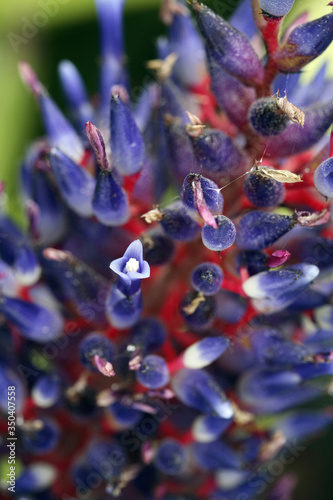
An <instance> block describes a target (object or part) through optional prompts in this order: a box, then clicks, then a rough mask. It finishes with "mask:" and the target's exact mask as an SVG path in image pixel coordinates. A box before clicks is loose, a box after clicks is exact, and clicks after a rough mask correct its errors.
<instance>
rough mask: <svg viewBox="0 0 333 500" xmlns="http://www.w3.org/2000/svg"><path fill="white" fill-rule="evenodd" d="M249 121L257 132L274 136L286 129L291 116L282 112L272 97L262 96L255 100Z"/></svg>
mask: <svg viewBox="0 0 333 500" xmlns="http://www.w3.org/2000/svg"><path fill="white" fill-rule="evenodd" d="M248 117H249V122H250V124H251V126H252V127H253V129H254V130H255V131H256V132H257V134H259V135H261V136H264V137H265V136H268V137H269V136H272V135H277V134H280V133H281V132H283V131H284V129H285V128H286V127H287V125H288V123H289V118H288V117H287V116H286V115H285V114H284V113H281V110H280V108H279V107H278V105H277V104H276V102H275V100H274V99H272V97H262V98H261V99H258V100H257V101H255V102H254V103H253V104H252V106H251V108H250V110H249V115H248Z"/></svg>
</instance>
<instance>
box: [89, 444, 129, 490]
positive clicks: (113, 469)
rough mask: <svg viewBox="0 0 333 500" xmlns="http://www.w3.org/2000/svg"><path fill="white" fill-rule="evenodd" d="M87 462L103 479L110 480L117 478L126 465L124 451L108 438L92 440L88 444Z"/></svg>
mask: <svg viewBox="0 0 333 500" xmlns="http://www.w3.org/2000/svg"><path fill="white" fill-rule="evenodd" d="M87 462H88V464H89V465H91V466H92V467H93V468H94V470H95V471H97V473H98V474H99V475H100V476H102V478H103V479H105V480H106V481H110V480H112V479H113V478H115V477H117V478H118V477H119V475H120V473H121V470H122V468H123V467H124V466H125V465H126V462H127V457H126V451H125V449H124V448H123V447H122V446H120V445H119V444H118V443H116V442H113V441H111V440H110V439H105V440H104V441H100V442H99V441H98V442H94V443H93V444H91V445H90V446H89V449H88V452H87Z"/></svg>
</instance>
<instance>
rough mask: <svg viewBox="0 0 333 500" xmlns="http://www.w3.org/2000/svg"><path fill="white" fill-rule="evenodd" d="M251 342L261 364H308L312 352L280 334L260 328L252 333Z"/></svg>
mask: <svg viewBox="0 0 333 500" xmlns="http://www.w3.org/2000/svg"><path fill="white" fill-rule="evenodd" d="M250 342H251V345H252V349H253V350H254V353H255V356H256V359H257V361H258V362H259V363H267V364H274V365H295V364H302V363H307V362H308V361H309V357H310V354H311V353H310V350H309V349H308V348H307V347H305V346H304V345H302V344H296V343H294V342H292V341H290V340H287V339H285V338H284V337H283V336H282V335H281V334H280V332H278V331H277V330H273V329H268V328H259V329H256V330H254V331H253V332H251V336H250Z"/></svg>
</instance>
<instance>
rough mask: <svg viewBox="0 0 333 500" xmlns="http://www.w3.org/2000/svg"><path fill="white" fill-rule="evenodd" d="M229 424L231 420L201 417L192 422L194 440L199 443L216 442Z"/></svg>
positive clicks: (207, 416) (208, 416) (209, 416)
mask: <svg viewBox="0 0 333 500" xmlns="http://www.w3.org/2000/svg"><path fill="white" fill-rule="evenodd" d="M231 423H232V419H231V418H220V417H214V416H211V415H201V416H200V417H198V418H197V419H196V420H195V421H194V423H193V426H192V433H193V436H194V439H195V441H197V442H199V443H211V442H212V441H216V439H218V438H219V437H220V436H221V434H223V432H224V431H225V430H226V429H227V428H228V427H229V426H230V425H231Z"/></svg>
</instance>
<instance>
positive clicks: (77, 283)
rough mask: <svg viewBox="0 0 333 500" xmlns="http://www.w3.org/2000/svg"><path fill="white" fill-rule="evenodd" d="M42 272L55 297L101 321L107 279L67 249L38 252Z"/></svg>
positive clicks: (104, 320) (83, 314)
mask: <svg viewBox="0 0 333 500" xmlns="http://www.w3.org/2000/svg"><path fill="white" fill-rule="evenodd" d="M42 267H43V274H44V276H45V278H46V279H47V281H48V283H49V285H50V286H51V287H52V290H53V291H54V293H55V295H56V297H57V298H58V299H59V300H62V301H69V303H70V304H71V307H73V308H75V310H76V311H77V313H78V314H79V315H80V316H82V317H83V318H85V319H87V320H88V321H93V322H94V324H99V325H105V324H106V318H105V314H104V303H105V297H106V293H107V289H108V283H107V281H106V280H105V279H104V278H102V276H100V275H99V274H97V273H96V272H95V271H93V269H91V268H90V267H88V266H87V265H86V264H85V263H84V262H82V261H80V260H79V259H77V258H74V257H73V255H72V254H71V253H70V252H64V251H62V250H55V249H53V248H47V249H45V250H44V252H43V256H42Z"/></svg>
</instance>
